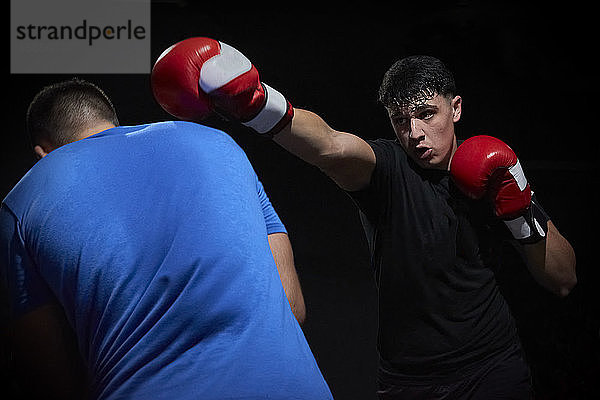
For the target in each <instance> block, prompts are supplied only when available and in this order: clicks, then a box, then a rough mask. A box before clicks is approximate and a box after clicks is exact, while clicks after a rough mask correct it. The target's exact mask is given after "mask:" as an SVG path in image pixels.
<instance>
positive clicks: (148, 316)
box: [0, 80, 332, 400]
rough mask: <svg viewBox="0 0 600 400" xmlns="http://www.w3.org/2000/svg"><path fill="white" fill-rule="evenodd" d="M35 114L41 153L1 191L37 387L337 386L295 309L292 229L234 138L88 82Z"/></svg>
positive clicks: (16, 297) (241, 392) (260, 392)
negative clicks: (152, 113) (148, 118)
mask: <svg viewBox="0 0 600 400" xmlns="http://www.w3.org/2000/svg"><path fill="white" fill-rule="evenodd" d="M27 119H28V130H29V132H30V134H31V136H32V143H33V144H34V150H35V152H36V153H37V154H38V155H39V156H40V158H41V159H40V160H39V161H38V162H37V163H36V165H34V166H33V167H32V168H31V170H30V171H29V172H28V173H27V174H26V175H25V176H24V177H23V178H22V179H21V181H20V182H19V183H18V184H17V185H16V186H15V187H14V188H13V190H12V191H11V192H10V193H9V194H8V195H7V196H6V198H5V199H4V201H3V203H2V208H1V210H0V228H1V230H0V260H1V269H0V271H1V272H0V276H1V277H2V281H3V282H2V283H3V285H6V288H7V289H8V291H7V292H8V293H9V299H8V304H9V306H10V308H9V309H10V315H11V332H12V335H11V340H12V344H13V347H12V349H13V352H14V355H15V360H16V362H17V366H18V367H19V369H20V370H23V371H25V374H26V376H27V380H28V382H29V383H30V385H28V386H30V388H31V389H34V391H35V392H37V393H38V394H39V393H42V394H43V397H44V398H61V399H65V398H80V397H81V396H82V395H83V394H85V395H86V396H89V398H93V399H121V398H126V399H150V398H152V399H200V398H201V399H223V398H228V399H233V398H235V399H258V398H261V399H262V398H267V397H268V398H270V399H311V400H313V399H331V398H332V396H331V393H330V390H329V388H328V386H327V384H326V382H325V381H324V379H323V376H322V374H321V372H320V371H319V368H318V366H317V364H316V361H315V359H314V357H313V355H312V353H311V351H310V348H309V346H308V344H307V342H306V339H305V337H304V335H303V332H302V330H301V328H300V326H299V324H298V321H297V320H299V321H301V320H302V319H303V317H304V308H303V307H304V303H303V299H302V294H301V291H300V287H299V283H298V279H297V275H296V273H295V269H294V266H293V261H292V260H293V254H292V253H291V246H290V245H289V240H288V239H287V235H286V230H285V227H284V225H283V224H282V223H281V221H280V219H279V217H278V216H277V214H276V213H275V211H274V209H273V207H272V206H271V203H270V201H269V199H268V197H267V195H266V193H265V191H264V189H263V187H262V185H261V183H260V181H259V180H258V178H257V176H256V174H255V172H254V170H253V168H252V166H251V164H250V162H249V161H248V159H247V157H246V155H245V154H244V152H243V151H242V150H241V148H239V146H237V144H236V143H235V142H234V141H233V139H231V138H230V137H229V136H228V135H226V134H225V133H223V132H221V131H218V130H215V129H212V128H208V127H206V126H202V125H198V124H194V123H189V122H159V123H152V124H147V125H139V126H119V123H118V120H117V117H116V113H115V112H114V107H113V106H112V104H111V103H110V101H109V99H108V98H107V97H106V95H105V94H104V93H103V92H102V91H101V90H100V89H99V88H97V87H96V86H94V85H93V84H90V83H88V82H84V81H81V80H72V81H67V82H62V83H59V84H55V85H52V86H50V87H48V88H45V89H44V90H42V91H41V92H40V93H39V94H38V96H36V98H35V99H34V100H33V102H32V104H31V105H30V108H29V111H28V118H27ZM286 295H287V296H286ZM295 317H296V318H295Z"/></svg>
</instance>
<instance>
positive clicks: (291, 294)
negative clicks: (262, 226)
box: [269, 233, 306, 324]
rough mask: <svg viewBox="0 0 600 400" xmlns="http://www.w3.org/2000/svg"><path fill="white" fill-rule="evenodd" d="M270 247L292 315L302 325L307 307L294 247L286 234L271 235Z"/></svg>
mask: <svg viewBox="0 0 600 400" xmlns="http://www.w3.org/2000/svg"><path fill="white" fill-rule="evenodd" d="M269 246H270V247H271V252H272V253H273V259H274V260H275V264H276V265H277V270H278V272H279V278H280V279H281V284H282V285H283V289H284V291H285V294H286V296H287V299H288V302H289V303H290V307H291V309H292V313H293V314H294V316H295V317H296V320H297V321H298V322H299V323H300V324H302V323H303V322H304V320H305V318H306V307H305V305H304V296H303V295H302V288H301V287H300V281H299V279H298V274H297V273H296V267H295V264H294V253H293V251H292V245H291V243H290V241H289V238H288V236H287V235H286V234H285V233H274V234H271V235H269Z"/></svg>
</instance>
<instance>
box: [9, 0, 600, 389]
mask: <svg viewBox="0 0 600 400" xmlns="http://www.w3.org/2000/svg"><path fill="white" fill-rule="evenodd" d="M200 4H201V3H200ZM398 4H399V5H398ZM445 4H446V5H445V6H444V7H442V8H439V6H437V5H435V4H433V3H427V4H426V5H424V6H413V7H410V8H407V7H406V6H404V5H403V4H401V3H394V4H392V3H388V4H386V5H383V6H376V4H375V3H370V5H367V4H364V3H363V4H361V5H360V7H358V6H354V5H352V4H351V3H345V4H343V5H340V6H333V5H329V6H328V7H327V8H324V3H323V4H312V3H290V4H278V5H277V7H278V9H276V10H274V9H270V10H269V11H264V10H258V9H256V8H255V9H252V10H251V11H249V12H245V13H242V12H241V11H238V12H236V13H233V7H231V8H229V9H228V10H219V11H216V10H207V9H206V7H203V6H199V5H194V4H192V3H191V2H186V1H153V6H152V25H151V32H152V36H151V39H152V40H151V43H152V45H151V46H152V62H153V61H154V60H155V59H156V58H157V57H158V55H159V54H160V53H161V52H162V51H163V50H164V49H165V48H166V47H168V46H170V45H171V44H173V43H175V42H177V41H179V40H182V39H185V38H187V37H190V36H209V37H213V38H216V39H218V40H221V41H223V42H225V43H228V44H230V45H232V46H234V47H236V48H238V49H239V50H240V51H242V52H243V53H244V54H245V55H246V56H247V57H248V58H250V59H251V61H253V63H254V64H255V65H256V66H257V68H258V69H259V71H260V73H261V78H262V80H263V81H265V82H266V83H268V84H269V85H270V86H272V87H274V88H276V89H278V90H280V91H281V92H282V93H284V94H285V95H286V97H287V98H288V99H289V100H290V101H291V102H292V104H293V105H294V106H296V107H299V108H306V109H309V110H312V111H314V112H317V113H318V114H319V115H321V116H322V117H323V118H324V119H325V120H326V121H327V122H328V123H329V124H330V125H331V126H332V127H334V128H336V129H338V130H344V131H349V132H352V133H355V134H357V135H359V136H361V137H363V138H365V139H368V138H376V137H387V138H391V137H393V132H392V130H391V127H390V124H389V122H388V120H387V116H386V113H385V111H384V109H383V108H382V107H381V106H380V105H379V104H378V103H377V101H376V93H377V88H378V86H379V83H380V81H381V78H382V76H383V74H384V72H385V71H386V70H387V68H388V67H389V66H390V65H391V64H392V63H393V62H394V61H395V60H396V59H398V58H400V57H403V56H406V55H410V54H430V55H434V56H437V57H438V58H441V59H442V60H443V61H445V62H446V63H447V65H448V66H449V67H450V68H451V69H452V70H453V71H454V72H455V78H456V81H457V86H458V88H459V94H460V95H461V96H462V97H463V117H462V119H461V121H460V122H459V123H458V125H457V134H458V136H459V138H462V139H464V138H467V137H469V136H472V135H475V134H488V135H492V136H497V137H499V138H501V139H503V140H504V141H506V142H507V143H509V144H510V145H511V147H512V148H513V149H514V150H515V151H516V153H517V155H518V156H519V158H520V159H521V162H522V164H523V166H524V168H525V172H526V174H527V176H528V179H529V181H530V182H531V184H532V186H533V189H534V190H535V191H536V193H537V195H538V196H539V198H540V199H541V200H542V202H543V204H544V206H545V208H546V210H547V211H548V213H549V214H550V216H551V217H552V219H553V221H554V223H555V224H556V225H557V226H558V228H559V230H560V231H561V232H562V233H563V235H564V236H565V237H566V238H567V239H569V241H570V242H571V244H572V245H573V247H574V248H575V251H576V254H577V261H578V263H577V271H578V280H579V282H578V285H577V286H576V288H575V289H574V290H573V291H572V292H571V294H570V295H569V296H568V297H567V298H565V299H559V298H556V297H554V296H553V295H551V294H549V293H547V292H545V291H544V290H543V289H541V288H540V287H539V286H537V284H536V283H535V282H533V281H532V279H531V278H530V277H529V275H528V273H527V272H526V271H524V270H522V269H516V268H515V269H507V270H504V271H503V272H502V273H501V274H500V276H499V281H500V282H501V285H502V289H503V291H504V292H505V294H506V297H507V299H508V300H509V303H510V305H511V307H512V309H513V313H514V315H515V318H516V319H517V323H518V325H519V329H520V332H521V337H522V340H523V343H524V347H525V350H526V352H527V357H528V359H529V363H530V365H531V369H532V373H533V378H534V386H535V389H536V393H537V398H540V399H587V398H597V397H598V396H599V395H600V390H599V389H598V388H597V385H598V384H597V381H598V378H600V369H599V365H600V361H599V358H600V340H599V333H600V316H599V314H600V313H599V311H600V301H599V298H600V295H599V294H598V291H597V290H596V285H597V284H598V281H599V280H598V276H599V273H598V270H597V269H598V265H597V264H596V261H595V260H596V258H595V256H594V254H595V253H594V250H593V249H594V245H595V243H596V230H597V229H598V222H599V221H598V211H597V210H598V208H597V205H598V200H599V197H600V196H599V195H598V191H597V190H596V186H597V185H598V178H599V173H598V172H599V170H598V166H597V165H598V160H597V157H598V154H599V150H600V140H599V138H598V132H597V130H598V128H597V120H598V118H599V113H598V100H597V96H598V95H597V93H598V92H597V85H596V83H597V61H596V60H595V57H596V53H597V41H596V40H595V38H594V34H595V33H596V25H597V24H598V22H597V21H595V20H594V19H593V17H592V15H591V14H592V13H593V12H594V10H588V9H587V8H585V7H578V6H577V4H575V3H573V4H569V7H568V8H558V7H557V8H555V9H550V8H543V9H540V8H537V7H533V6H523V5H519V6H517V5H506V4H504V5H503V6H492V5H485V6H484V5H479V4H478V3H476V2H469V1H461V2H446V3H445ZM263 8H265V7H263ZM277 10H278V11H279V12H277V13H276V12H274V11H277ZM114 61H115V63H120V62H127V59H115V60H114ZM5 73H6V75H5V76H8V80H9V83H10V84H9V86H8V93H5V97H7V98H8V105H9V106H8V108H6V111H8V112H7V113H6V116H5V120H6V121H7V122H8V124H9V125H8V127H7V128H5V129H4V138H3V145H2V149H1V152H2V153H1V160H2V165H1V171H2V176H1V180H0V182H1V188H0V190H1V192H0V195H1V196H2V197H4V196H5V195H6V194H7V193H8V191H9V190H10V189H11V188H12V186H13V185H14V184H16V183H17V182H18V180H19V179H20V178H21V177H22V176H23V174H24V173H25V172H26V171H27V170H28V169H29V168H30V167H31V166H32V165H33V163H34V158H33V154H32V153H31V150H30V148H29V144H28V141H27V138H26V136H25V130H24V116H25V112H26V109H27V106H28V104H29V102H30V101H31V99H32V98H33V96H34V95H35V93H36V92H37V91H38V90H39V89H40V88H41V87H42V86H44V85H47V84H49V83H52V82H56V81H59V80H63V79H68V78H71V77H72V76H71V75H18V74H16V75H10V74H8V72H5ZM79 77H81V78H84V79H88V80H90V81H92V82H94V83H96V84H98V85H99V86H100V87H102V88H103V89H104V90H105V91H106V93H107V94H108V95H109V97H111V98H112V100H113V102H114V103H115V106H116V108H117V111H118V113H119V116H120V120H121V123H122V124H123V125H130V124H138V123H146V122H154V121H159V120H165V119H171V117H170V116H169V115H167V114H166V113H165V112H164V111H163V110H162V109H161V108H160V107H159V106H158V105H157V104H156V103H155V101H154V99H153V97H152V93H151V89H150V85H149V75H79ZM207 124H209V125H212V126H215V127H218V128H221V129H224V130H226V131H227V132H228V133H230V134H231V136H232V137H233V138H234V139H235V140H236V141H237V142H238V143H239V144H240V145H241V146H242V147H243V148H244V149H245V150H246V152H247V154H248V156H249V158H250V160H251V161H252V162H253V164H254V167H255V169H256V171H257V174H258V175H259V177H260V178H261V180H262V181H263V184H264V186H265V188H266V190H267V191H268V193H269V195H270V197H271V200H272V202H273V203H274V205H275V207H276V209H277V210H278V212H279V214H280V216H281V218H282V220H283V221H284V223H285V224H286V226H287V228H288V230H289V234H290V238H291V240H292V244H293V246H294V252H295V259H296V266H297V269H298V273H299V277H300V281H301V284H302V286H303V291H304V296H305V300H306V304H307V311H308V318H307V321H306V323H305V324H304V326H303V329H304V332H305V334H306V337H307V339H308V342H309V344H310V345H311V348H312V350H313V353H314V355H315V357H316V359H317V361H318V363H319V365H320V367H321V370H322V372H323V375H324V376H325V379H326V380H327V382H328V383H329V385H330V387H331V390H332V392H333V394H334V396H335V398H336V399H374V398H375V395H374V392H375V371H376V365H377V353H376V332H377V302H376V290H375V286H374V282H373V278H372V273H371V270H370V267H369V264H368V254H367V247H366V242H365V240H364V237H363V232H362V228H361V226H360V223H359V219H358V215H357V213H356V210H355V208H354V206H353V204H352V202H351V201H350V199H349V197H347V196H346V195H345V194H344V193H343V192H342V191H341V190H339V189H338V188H337V187H336V186H335V185H334V184H333V183H332V182H331V181H329V180H328V179H327V178H326V177H325V176H324V175H322V174H321V173H320V172H319V171H318V170H317V169H316V168H314V167H312V166H310V165H307V164H305V163H303V162H302V161H300V160H299V159H297V158H295V157H294V156H292V155H290V154H289V153H286V152H285V151H283V150H282V149H281V148H279V147H278V146H277V145H275V144H274V143H272V142H270V141H267V140H264V139H261V138H259V137H258V136H256V135H254V134H253V133H252V132H251V131H249V130H248V129H246V128H243V127H240V126H239V125H237V124H233V123H227V122H225V121H221V120H216V119H215V120H208V121H207ZM3 365H4V366H6V365H7V364H6V363H4V364H3ZM9 378H10V375H9Z"/></svg>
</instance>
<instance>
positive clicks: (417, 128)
mask: <svg viewBox="0 0 600 400" xmlns="http://www.w3.org/2000/svg"><path fill="white" fill-rule="evenodd" d="M424 124H425V123H424V122H423V121H422V120H420V119H419V118H411V119H410V131H409V132H408V137H409V139H415V140H418V139H421V138H423V137H424V136H425V128H424Z"/></svg>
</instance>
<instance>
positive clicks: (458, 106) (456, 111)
mask: <svg viewBox="0 0 600 400" xmlns="http://www.w3.org/2000/svg"><path fill="white" fill-rule="evenodd" d="M451 105H452V122H458V121H459V120H460V115H461V113H462V98H461V97H460V96H455V97H454V98H453V99H452V103H451Z"/></svg>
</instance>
